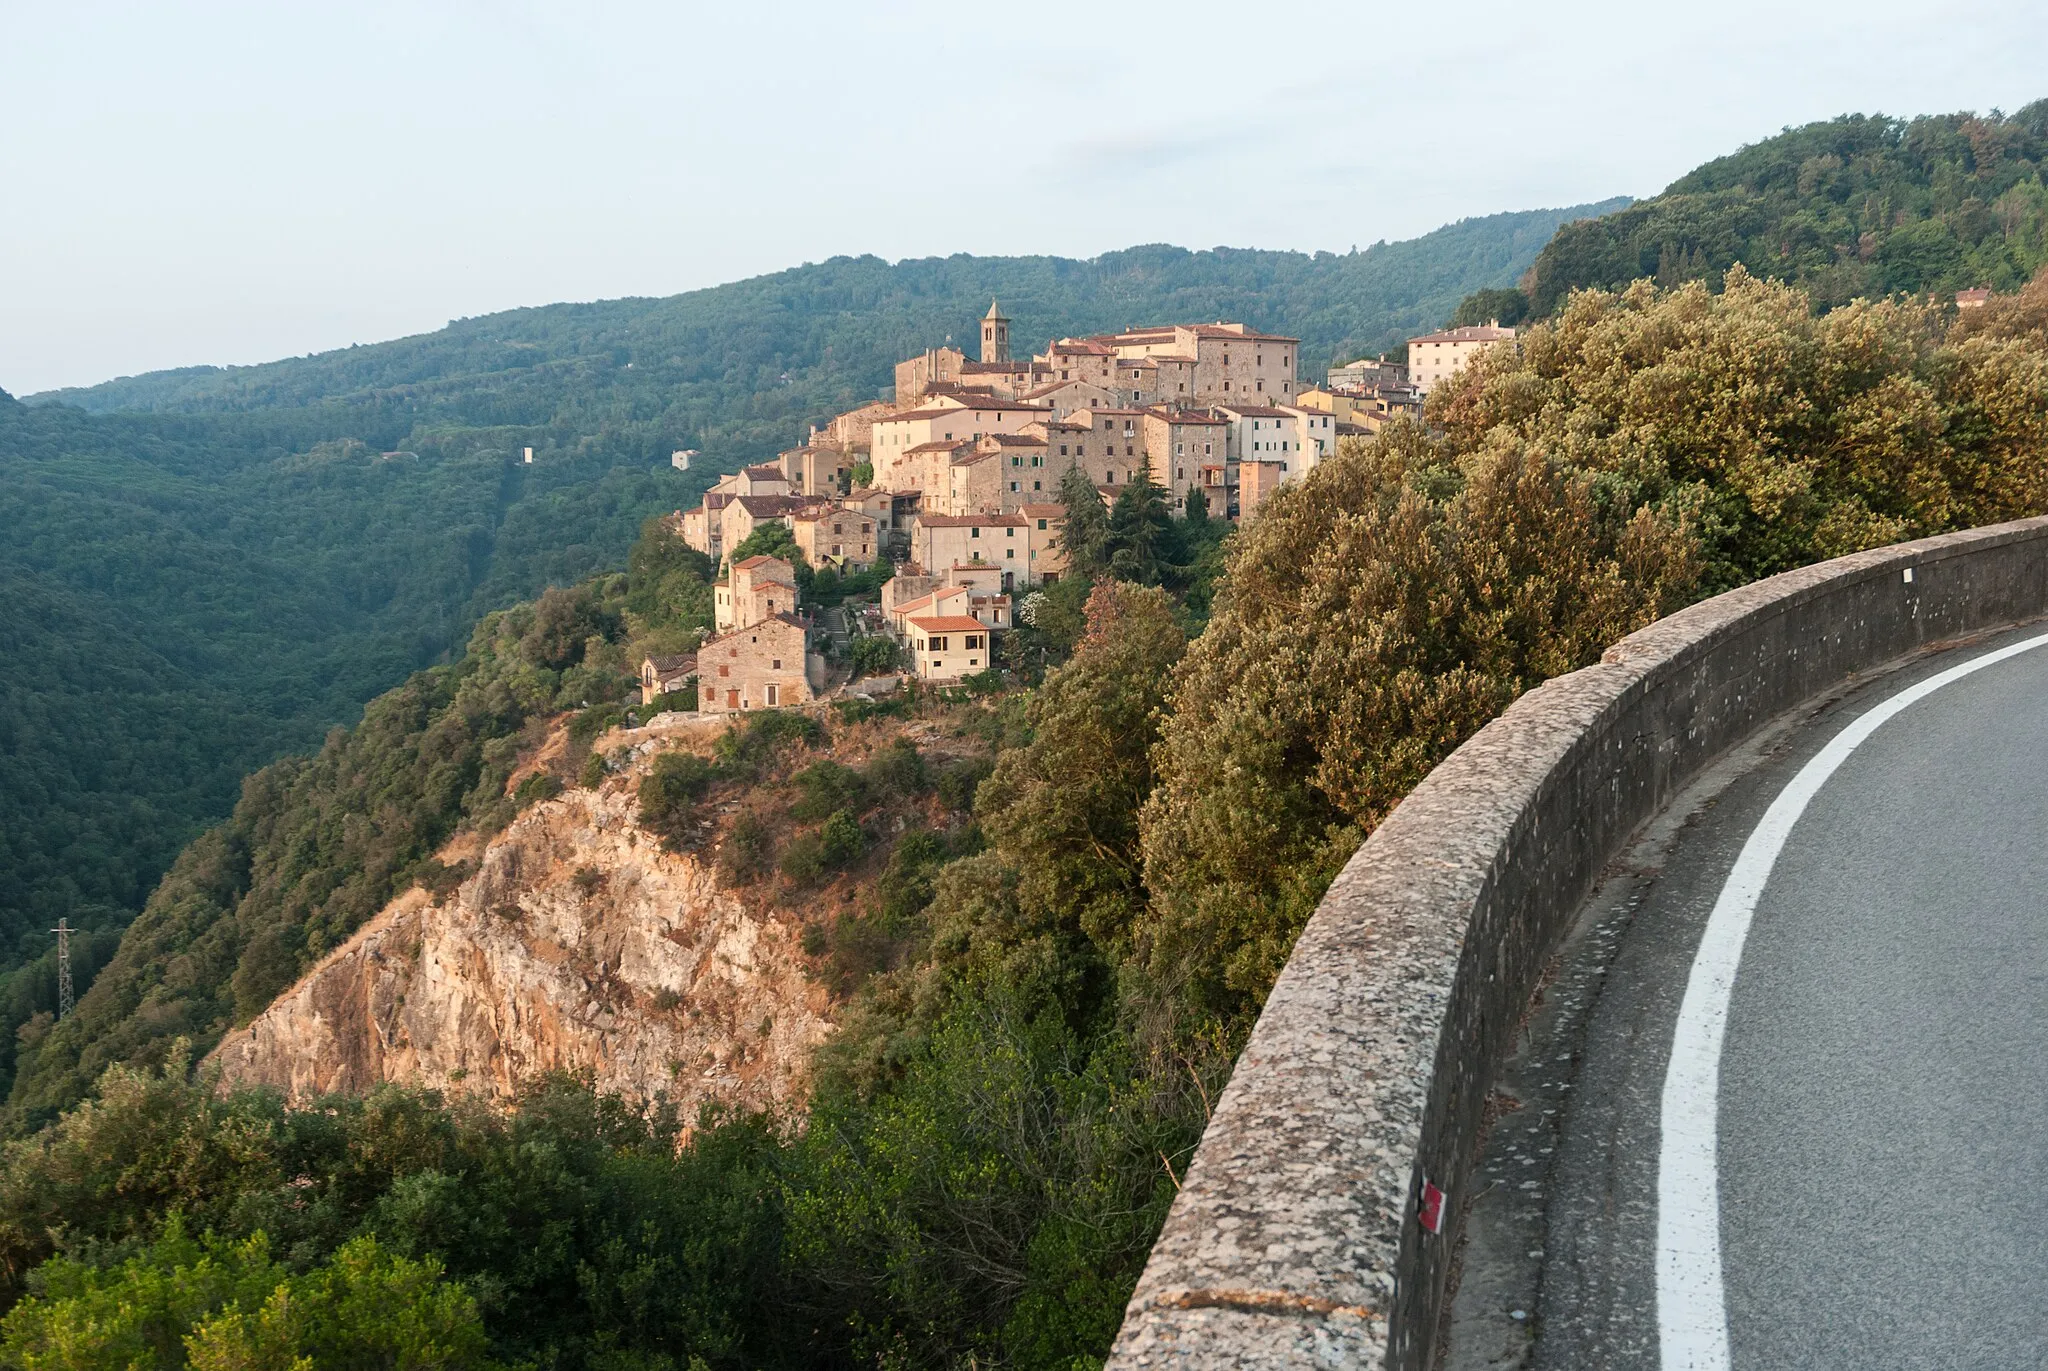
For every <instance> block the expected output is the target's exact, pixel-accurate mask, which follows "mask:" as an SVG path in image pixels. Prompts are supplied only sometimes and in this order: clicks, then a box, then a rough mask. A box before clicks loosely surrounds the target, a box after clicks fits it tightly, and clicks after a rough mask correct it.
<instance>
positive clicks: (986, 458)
mask: <svg viewBox="0 0 2048 1371" xmlns="http://www.w3.org/2000/svg"><path fill="white" fill-rule="evenodd" d="M1002 455H1003V454H1002V453H1000V452H970V453H967V454H966V455H965V456H962V457H955V458H954V459H953V465H954V466H956V467H971V466H975V465H978V464H979V463H982V462H993V461H994V460H995V459H996V458H998V457H1000V456H1002Z"/></svg>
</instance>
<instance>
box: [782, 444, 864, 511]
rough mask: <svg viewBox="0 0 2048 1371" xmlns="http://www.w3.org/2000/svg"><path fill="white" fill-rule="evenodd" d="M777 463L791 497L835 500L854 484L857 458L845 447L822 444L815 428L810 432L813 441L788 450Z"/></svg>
mask: <svg viewBox="0 0 2048 1371" xmlns="http://www.w3.org/2000/svg"><path fill="white" fill-rule="evenodd" d="M776 462H777V464H778V465H779V466H780V467H781V468H782V473H783V475H784V476H785V477H786V478H787V479H788V481H789V485H790V492H789V493H790V494H792V495H808V496H820V495H822V496H827V497H836V496H840V495H844V494H845V493H846V492H847V490H848V489H849V488H850V487H851V486H852V483H853V464H854V459H853V458H852V457H850V456H848V455H847V453H846V450H845V449H844V448H841V447H838V446H836V445H835V444H832V443H829V442H821V441H819V439H818V431H817V430H816V429H812V430H811V441H810V442H808V443H806V444H804V445H803V446H802V447H795V448H791V449H789V451H787V452H785V453H783V454H782V455H781V456H780V457H778V458H776Z"/></svg>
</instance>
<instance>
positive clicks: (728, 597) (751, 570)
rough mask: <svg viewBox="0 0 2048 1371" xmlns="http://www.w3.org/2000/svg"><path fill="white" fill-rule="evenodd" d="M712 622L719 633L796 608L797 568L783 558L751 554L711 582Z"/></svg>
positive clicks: (792, 611) (790, 612) (793, 610)
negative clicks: (724, 575) (724, 574)
mask: <svg viewBox="0 0 2048 1371" xmlns="http://www.w3.org/2000/svg"><path fill="white" fill-rule="evenodd" d="M711 592H712V622H713V624H714V625H715V626H716V627H717V629H718V631H719V632H720V633H724V632H727V631H728V630H731V629H735V628H744V627H746V626H747V625H748V624H753V623H759V622H760V621H761V620H763V619H766V618H769V617H771V616H773V615H776V614H794V613H795V612H796V609H797V593H796V568H795V567H792V566H791V565H790V564H789V563H788V562H785V561H783V560H782V559H781V558H780V557H769V556H766V555H762V556H755V557H749V558H747V559H746V560H744V561H742V562H741V563H740V564H739V565H737V566H735V567H734V568H732V570H731V572H730V573H729V574H728V575H727V576H726V577H725V578H724V579H723V580H719V581H716V582H714V583H713V584H712V587H711Z"/></svg>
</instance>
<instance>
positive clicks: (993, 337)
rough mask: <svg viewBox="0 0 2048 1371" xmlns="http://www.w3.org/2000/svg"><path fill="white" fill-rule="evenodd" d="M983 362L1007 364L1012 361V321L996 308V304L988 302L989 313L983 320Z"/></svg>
mask: <svg viewBox="0 0 2048 1371" xmlns="http://www.w3.org/2000/svg"><path fill="white" fill-rule="evenodd" d="M981 360H982V361H984V362H1007V361H1009V360H1010V321H1009V320H1008V319H1005V318H1004V317H1003V312H1002V311H1001V310H1000V309H998V308H996V302H995V301H993V300H991V301H989V302H988V313H987V314H986V315H984V316H982V320H981Z"/></svg>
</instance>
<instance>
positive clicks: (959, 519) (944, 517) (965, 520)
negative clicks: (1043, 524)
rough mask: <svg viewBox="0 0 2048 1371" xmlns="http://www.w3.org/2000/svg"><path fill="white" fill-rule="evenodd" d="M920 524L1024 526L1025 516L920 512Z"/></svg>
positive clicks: (946, 526)
mask: <svg viewBox="0 0 2048 1371" xmlns="http://www.w3.org/2000/svg"><path fill="white" fill-rule="evenodd" d="M917 521H918V523H919V524H921V525H923V526H924V527H925V528H974V527H976V526H979V527H981V528H1010V527H1015V528H1022V527H1023V526H1024V518H1023V516H1022V515H1018V514H920V515H918V516H917Z"/></svg>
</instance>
